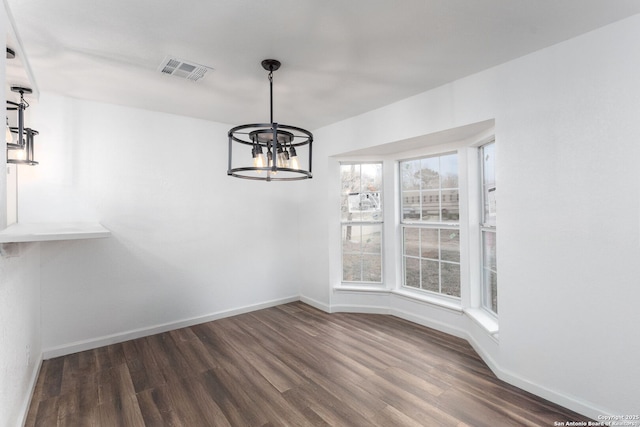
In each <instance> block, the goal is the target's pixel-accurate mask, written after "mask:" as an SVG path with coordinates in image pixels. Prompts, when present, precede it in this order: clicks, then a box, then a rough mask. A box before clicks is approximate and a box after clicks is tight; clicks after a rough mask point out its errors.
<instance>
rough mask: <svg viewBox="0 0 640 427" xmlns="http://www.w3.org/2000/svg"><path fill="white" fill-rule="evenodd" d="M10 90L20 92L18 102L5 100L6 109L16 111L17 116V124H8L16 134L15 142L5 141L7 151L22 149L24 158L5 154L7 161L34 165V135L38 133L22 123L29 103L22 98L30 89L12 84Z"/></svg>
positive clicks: (35, 163)
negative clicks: (15, 157) (10, 156)
mask: <svg viewBox="0 0 640 427" xmlns="http://www.w3.org/2000/svg"><path fill="white" fill-rule="evenodd" d="M11 91H12V92H16V93H19V94H20V102H13V101H9V100H7V111H16V112H17V116H18V118H17V120H18V126H9V130H10V131H11V133H12V134H15V135H16V141H17V143H9V142H7V152H8V151H9V150H23V151H24V158H22V159H14V158H9V156H7V163H13V164H18V165H30V166H34V165H37V164H38V162H36V161H35V160H34V137H35V136H36V135H38V131H37V130H35V129H31V128H28V127H25V125H24V111H25V110H26V109H27V108H28V107H29V103H28V102H27V101H25V100H24V94H25V93H27V94H29V93H32V91H31V89H29V88H26V87H21V86H12V87H11Z"/></svg>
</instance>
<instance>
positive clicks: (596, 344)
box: [301, 16, 640, 417]
mask: <svg viewBox="0 0 640 427" xmlns="http://www.w3.org/2000/svg"><path fill="white" fill-rule="evenodd" d="M638 40H640V16H635V17H632V18H629V19H626V20H624V21H621V22H619V23H616V24H613V25H610V26H607V27H604V28H602V29H599V30H597V31H594V32H591V33H588V34H585V35H583V36H581V37H578V38H575V39H572V40H569V41H567V42H564V43H561V44H558V45H556V46H553V47H551V48H547V49H544V50H542V51H539V52H536V53H534V54H531V55H528V56H525V57H522V58H519V59H517V60H514V61H511V62H509V63H506V64H503V65H500V66H497V67H494V68H492V69H489V70H486V71H484V72H481V73H478V74H475V75H473V76H470V77H468V78H465V79H462V80H458V81H456V82H453V83H451V84H448V85H445V86H443V87H440V88H437V89H435V90H432V91H429V92H425V93H423V94H420V95H417V96H414V97H412V98H409V99H406V100H403V101H401V102H398V103H395V104H392V105H389V106H387V107H384V108H381V109H378V110H375V111H372V112H370V113H367V114H363V115H361V116H358V117H354V118H352V119H349V120H346V121H343V122H340V123H336V124H334V125H331V126H327V127H325V128H322V129H319V130H317V131H316V132H315V135H316V140H317V141H318V142H317V144H316V147H318V148H317V152H318V154H317V155H316V156H315V158H316V159H318V161H317V163H316V178H317V179H314V181H313V183H312V187H311V188H312V192H311V193H307V194H308V195H309V196H310V197H308V198H307V201H306V202H305V204H304V208H303V209H304V213H305V215H306V216H307V217H306V222H307V224H313V228H312V229H306V230H305V231H304V233H301V242H302V245H303V246H302V247H303V251H304V252H305V254H306V256H307V258H306V259H307V261H306V262H308V263H309V266H310V267H312V268H313V271H314V274H310V275H308V276H307V277H306V281H305V285H304V286H303V287H302V294H303V295H309V296H310V297H312V298H313V299H315V300H317V301H318V303H319V304H324V305H326V306H328V307H330V308H331V307H340V308H341V309H344V307H345V306H348V305H353V306H355V307H357V308H358V310H362V309H363V306H370V307H372V308H371V309H372V310H376V311H380V310H381V309H385V308H386V309H388V310H389V311H390V312H393V311H394V310H396V309H397V308H398V307H401V311H402V312H404V313H405V314H406V315H407V316H414V317H416V318H419V317H421V318H422V319H425V321H426V323H429V322H431V321H437V322H440V321H442V319H443V318H445V317H446V316H445V315H443V314H441V313H436V312H435V311H434V310H435V309H433V308H429V307H425V306H424V305H423V304H413V306H411V305H410V304H407V303H406V302H402V303H400V302H399V300H398V299H397V298H394V297H393V296H391V297H389V296H388V295H387V294H380V295H379V298H376V297H375V294H371V293H367V294H363V295H362V296H360V297H358V296H357V295H356V296H355V297H354V295H353V293H345V292H332V288H333V286H335V285H337V283H333V282H332V280H330V278H329V274H328V273H327V272H328V271H330V270H332V269H335V268H334V267H332V265H331V262H332V261H331V260H332V259H336V258H339V257H336V256H335V252H336V251H339V242H335V241H333V240H331V238H330V237H329V236H332V235H335V233H334V232H333V228H335V227H338V221H339V216H338V213H337V212H339V211H338V210H337V208H334V209H332V208H331V206H334V205H335V206H337V203H338V202H337V200H338V193H337V192H338V187H337V185H336V186H333V185H332V184H331V183H332V182H334V180H332V179H330V178H329V177H328V176H327V174H328V171H331V168H332V167H333V166H331V165H332V163H331V160H326V159H327V157H328V156H331V155H337V154H340V153H343V152H348V151H352V150H355V149H362V148H366V147H373V146H376V145H380V144H385V143H389V142H394V141H397V140H403V139H406V138H412V137H417V136H420V135H426V134H431V133H433V132H438V131H442V130H445V129H450V128H455V127H458V126H463V125H467V124H469V123H475V122H480V121H484V120H488V119H495V126H496V140H497V149H498V159H499V161H498V170H497V180H498V185H499V188H500V199H499V219H498V228H499V238H498V263H499V265H498V270H499V272H500V273H499V275H500V279H499V295H500V296H499V298H500V299H499V305H500V339H499V344H497V345H496V344H495V343H493V344H492V342H491V340H488V339H487V336H486V334H485V335H483V332H482V329H481V328H478V327H477V325H475V324H474V323H472V322H471V321H468V322H466V323H467V324H466V326H465V323H464V322H461V321H460V319H459V316H458V315H456V314H450V315H447V316H449V317H450V318H451V321H452V324H453V329H455V330H454V331H453V332H455V331H456V330H457V331H459V332H461V333H462V334H466V335H467V336H468V337H469V338H470V340H471V341H472V342H473V343H474V345H476V346H477V348H478V349H479V351H480V352H481V353H485V356H488V357H489V358H490V359H492V361H493V362H495V363H496V364H497V366H494V367H496V368H498V371H499V373H500V375H501V376H502V377H503V378H506V379H508V380H510V381H511V382H514V383H516V384H518V385H520V386H522V387H525V388H527V389H529V390H532V391H535V392H536V393H538V394H541V395H543V396H545V397H547V398H550V399H553V400H555V401H556V402H558V403H561V404H564V405H566V406H569V407H571V408H572V409H575V410H578V411H580V412H583V413H586V414H587V415H590V416H592V417H596V416H597V415H598V414H613V415H620V414H638V413H640V399H638V393H639V392H640V389H639V388H638V387H639V386H638V384H640V364H639V363H638V354H640V340H639V339H638V338H640V331H639V329H638V325H639V324H640V310H639V309H638V308H639V305H638V301H640V287H639V286H638V283H640V263H639V262H638V260H639V259H640V235H639V233H640V228H639V225H640V211H639V202H640V168H638V165H637V164H638V160H639V159H640V144H639V143H638V141H640V120H639V119H638V118H639V117H640V80H639V79H638V76H640V56H638V55H637V54H636V48H635V47H636V46H637V43H638ZM327 248H329V249H327ZM328 250H330V251H333V252H334V254H331V253H329V254H328ZM392 285H395V284H392ZM354 298H355V299H354ZM394 301H395V302H394ZM443 316H444V317H443Z"/></svg>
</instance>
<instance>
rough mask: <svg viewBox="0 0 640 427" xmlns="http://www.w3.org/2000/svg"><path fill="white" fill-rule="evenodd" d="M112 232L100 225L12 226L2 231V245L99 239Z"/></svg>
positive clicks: (0, 240) (53, 224)
mask: <svg viewBox="0 0 640 427" xmlns="http://www.w3.org/2000/svg"><path fill="white" fill-rule="evenodd" d="M110 235H111V232H110V231H109V230H107V229H106V228H104V227H103V226H102V225H100V224H98V223H75V222H74V223H40V224H24V223H22V224H21V223H17V224H12V225H10V226H9V227H7V228H5V229H4V230H2V231H0V243H22V242H44V241H53V240H77V239H98V238H101V237H109V236H110Z"/></svg>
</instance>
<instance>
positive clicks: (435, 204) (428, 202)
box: [422, 190, 440, 222]
mask: <svg viewBox="0 0 640 427" xmlns="http://www.w3.org/2000/svg"><path fill="white" fill-rule="evenodd" d="M422 220H423V221H433V222H437V221H440V191H438V190H435V191H434V190H428V191H423V192H422Z"/></svg>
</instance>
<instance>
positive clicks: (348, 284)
mask: <svg viewBox="0 0 640 427" xmlns="http://www.w3.org/2000/svg"><path fill="white" fill-rule="evenodd" d="M364 164H369V165H371V164H380V165H381V167H382V177H381V179H382V191H381V194H380V199H381V200H380V203H381V204H382V220H380V221H343V220H342V213H341V214H340V231H339V233H340V234H339V235H340V236H341V237H340V284H339V286H336V287H335V288H336V289H343V290H349V289H359V290H362V291H367V290H368V289H383V288H384V286H385V285H384V284H385V262H384V259H385V253H384V252H385V250H384V248H385V233H386V231H385V228H386V227H385V222H386V212H385V203H386V200H385V199H386V197H385V173H384V161H383V160H361V161H359V160H339V161H338V171H340V167H341V166H342V165H364ZM339 184H340V185H341V184H342V178H341V177H340V178H339ZM345 224H355V225H380V226H381V235H380V245H381V252H380V263H381V272H380V282H372V281H367V280H363V281H346V280H344V277H343V265H342V263H343V260H344V253H343V247H342V227H343V226H344V225H345Z"/></svg>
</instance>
